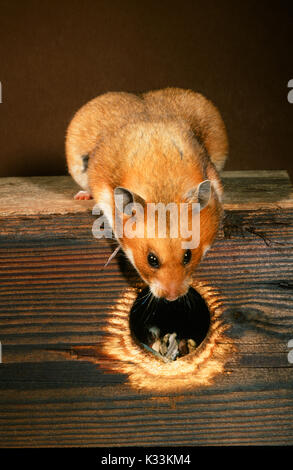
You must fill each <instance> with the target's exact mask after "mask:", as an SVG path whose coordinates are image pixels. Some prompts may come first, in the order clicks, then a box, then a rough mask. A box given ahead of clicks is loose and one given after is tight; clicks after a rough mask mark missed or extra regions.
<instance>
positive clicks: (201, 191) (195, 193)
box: [186, 180, 211, 210]
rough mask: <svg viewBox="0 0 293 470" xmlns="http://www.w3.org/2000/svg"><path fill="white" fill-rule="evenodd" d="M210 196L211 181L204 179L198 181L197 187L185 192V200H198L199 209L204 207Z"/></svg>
mask: <svg viewBox="0 0 293 470" xmlns="http://www.w3.org/2000/svg"><path fill="white" fill-rule="evenodd" d="M210 197H211V182H210V180H205V181H202V182H201V183H199V185H198V186H197V188H193V189H191V190H190V191H188V193H187V194H186V200H187V202H199V204H200V210H202V209H204V208H205V207H206V206H207V205H208V203H209V200H210Z"/></svg>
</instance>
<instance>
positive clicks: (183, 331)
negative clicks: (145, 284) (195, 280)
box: [129, 288, 210, 347]
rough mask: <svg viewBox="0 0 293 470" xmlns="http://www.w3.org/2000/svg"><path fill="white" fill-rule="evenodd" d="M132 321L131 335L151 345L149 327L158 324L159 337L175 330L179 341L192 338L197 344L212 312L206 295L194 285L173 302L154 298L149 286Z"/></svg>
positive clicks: (137, 304) (140, 297) (141, 296)
mask: <svg viewBox="0 0 293 470" xmlns="http://www.w3.org/2000/svg"><path fill="white" fill-rule="evenodd" d="M129 321H130V329H131V332H132V335H133V336H134V338H135V339H136V340H138V341H139V342H140V343H143V344H144V345H147V346H150V328H152V327H156V328H157V329H158V330H159V332H160V338H162V337H164V336H165V335H166V334H167V333H170V334H172V333H176V334H177V340H178V341H180V340H188V339H192V340H194V341H195V343H196V347H198V346H199V345H200V343H201V342H202V341H203V340H204V338H205V337H206V335H207V332H208V329H209V325H210V314H209V310H208V307H207V305H206V303H205V301H204V299H203V298H202V297H201V296H200V294H199V293H198V292H197V291H196V290H195V289H193V288H190V289H189V292H188V295H187V298H179V299H178V300H175V301H173V302H168V301H167V300H165V299H156V298H153V297H152V296H151V295H150V291H149V288H145V289H143V290H142V291H141V292H140V293H139V295H138V296H137V298H136V300H135V302H134V304H133V306H132V309H131V311H130V318H129Z"/></svg>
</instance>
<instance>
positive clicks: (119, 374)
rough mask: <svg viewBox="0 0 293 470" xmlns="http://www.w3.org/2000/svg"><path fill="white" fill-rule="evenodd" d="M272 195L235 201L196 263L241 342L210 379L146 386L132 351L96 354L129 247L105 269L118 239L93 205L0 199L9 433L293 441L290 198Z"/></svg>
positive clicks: (20, 437)
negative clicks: (254, 202)
mask: <svg viewBox="0 0 293 470" xmlns="http://www.w3.org/2000/svg"><path fill="white" fill-rule="evenodd" d="M234 176H237V178H238V177H239V175H234ZM234 176H233V177H234ZM283 177H284V174H283V173H282V174H280V175H279V176H278V175H277V177H276V180H279V179H281V180H282V178H283ZM250 178H251V179H254V177H253V176H250ZM257 178H258V177H257ZM232 179H233V178H232ZM257 185H259V186H258V187H260V188H263V186H262V185H261V182H259V180H258V182H257ZM261 191H262V189H261ZM257 197H260V196H259V195H258V196H257ZM273 207H274V206H273V205H271V206H270V208H267V207H265V208H262V209H259V208H258V207H257V208H256V209H255V210H247V209H243V208H242V209H237V210H231V209H226V211H225V217H224V219H223V224H222V227H221V229H220V231H219V235H218V238H217V240H216V242H215V244H214V246H213V247H212V249H211V250H210V251H209V252H208V254H207V255H206V257H205V259H204V260H203V262H202V263H201V265H200V267H199V269H198V270H197V272H196V273H195V277H196V281H197V282H198V283H203V284H204V285H205V284H206V285H207V286H208V287H209V288H210V291H209V292H210V294H209V295H210V300H212V301H214V302H215V303H218V304H219V305H221V319H222V321H223V322H224V323H225V324H226V325H229V327H230V328H229V330H228V331H227V332H226V333H225V335H224V336H222V337H221V338H220V337H219V339H221V340H222V341H223V343H224V344H223V346H224V347H227V348H229V347H230V345H233V346H234V347H236V349H235V350H234V351H233V352H232V351H231V352H230V355H229V356H228V357H227V359H226V362H225V365H224V370H223V371H222V372H221V373H218V374H215V375H214V376H213V379H212V380H211V383H209V384H206V383H204V382H203V383H202V384H198V385H196V386H192V387H188V386H186V387H185V386H183V387H182V388H179V389H178V390H175V389H171V390H170V391H168V390H166V389H165V390H164V389H161V390H160V389H158V388H156V387H155V386H154V387H153V389H152V390H151V389H148V388H143V387H142V388H137V387H136V386H135V384H134V383H133V382H131V379H130V377H129V375H128V374H127V373H125V367H126V365H127V364H126V362H127V361H126V360H125V359H122V358H120V359H119V357H118V356H117V354H116V356H115V355H114V356H115V357H114V356H113V357H112V358H111V357H106V356H103V354H101V350H102V348H104V347H105V343H107V341H110V340H111V338H113V337H114V338H115V334H116V330H115V324H113V325H112V326H113V329H112V330H109V328H108V325H109V321H110V320H111V321H112V319H113V313H115V312H116V310H115V308H114V311H113V309H112V307H113V306H115V305H116V303H117V301H118V300H119V299H120V298H121V295H123V293H124V292H125V291H126V289H129V288H131V287H132V286H134V285H135V283H136V282H137V280H138V279H137V276H136V273H135V272H134V270H133V269H131V267H130V266H129V264H128V263H126V262H125V260H124V258H123V257H122V256H117V257H116V258H114V260H113V261H112V262H111V264H110V265H109V266H107V268H106V269H103V266H104V264H105V262H106V260H107V258H108V256H109V255H110V253H111V252H112V249H113V245H111V244H109V243H108V242H107V241H105V240H95V239H93V237H92V235H91V226H92V222H93V220H94V219H93V216H92V215H91V213H90V211H89V210H88V209H87V210H84V211H83V212H78V211H77V212H76V213H74V212H73V213H71V215H68V213H66V214H65V213H63V214H62V213H59V214H55V215H53V216H50V215H49V214H30V215H28V216H26V215H25V214H23V215H22V216H21V217H20V216H17V215H13V214H10V215H6V216H5V215H4V214H5V211H4V210H3V211H2V212H1V214H2V215H1V220H0V226H1V230H0V341H1V343H2V355H3V363H2V364H1V365H0V418H1V421H0V422H1V425H0V436H1V444H0V445H1V447H40V446H45V447H46V446H49V447H50V446H103V447H106V446H107V447H112V446H149V445H174V446H178V445H233V444H237V445H247V444H249V445H255V444H259V445H268V444H269V445H271V444H282V445H289V444H291V445H292V444H293V424H292V423H293V420H292V414H293V375H292V374H293V369H292V368H293V364H291V363H290V362H289V361H288V353H289V349H288V341H289V340H290V339H293V263H292V261H293V249H292V248H293V209H292V208H280V209H278V210H277V209H274V208H273ZM5 210H6V209H5ZM117 318H118V317H117ZM125 334H127V332H126V333H125ZM219 347H221V342H219ZM117 351H118V349H117ZM114 352H115V351H114ZM211 359H212V356H211ZM132 360H133V359H132V358H131V357H129V358H128V361H129V362H130V363H131V361H132ZM209 360H210V359H209V358H208V359H207V361H209ZM134 365H135V364H134ZM146 366H147V363H145V364H142V365H141V367H146ZM135 367H137V368H138V369H139V367H140V364H138V365H135ZM134 370H135V368H134V369H132V373H133V371H134ZM159 379H160V377H157V380H158V382H159ZM172 380H173V379H172V378H169V381H170V382H171V383H172ZM182 380H183V381H184V380H185V381H186V382H188V375H187V377H186V378H184V379H182ZM155 384H156V379H154V385H155ZM187 385H188V384H187Z"/></svg>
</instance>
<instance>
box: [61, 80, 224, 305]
mask: <svg viewBox="0 0 293 470" xmlns="http://www.w3.org/2000/svg"><path fill="white" fill-rule="evenodd" d="M227 153H228V143H227V137H226V131H225V126H224V123H223V121H222V118H221V116H220V114H219V112H218V111H217V109H216V108H215V106H214V105H213V104H212V103H211V102H210V101H208V100H207V99H206V98H204V97H203V96H202V95H200V94H199V93H194V92H192V91H190V90H181V89H177V88H167V89H165V90H158V91H152V92H149V93H145V94H143V95H141V96H136V95H132V94H129V93H107V94H105V95H102V96H99V97H97V98H95V99H94V100H92V101H90V102H89V103H87V104H86V105H85V106H83V107H82V108H81V109H80V110H79V111H78V112H77V113H76V115H75V116H74V118H73V120H72V122H71V123H70V125H69V128H68V131H67V138H66V155H67V162H68V168H69V171H70V173H71V174H72V176H73V178H74V179H75V180H76V181H77V182H78V183H79V184H80V185H81V186H82V187H83V189H86V190H89V191H90V192H91V194H92V196H93V197H94V199H95V201H96V202H97V203H99V204H101V206H103V204H107V203H108V204H110V206H111V208H112V210H111V212H112V213H107V214H106V215H107V217H108V219H109V220H110V223H111V225H112V226H113V229H114V231H115V226H114V213H113V211H114V189H115V188H116V187H123V188H127V189H128V190H129V191H131V192H132V193H134V194H135V195H138V197H139V198H141V200H143V201H144V203H148V202H154V203H157V202H163V203H165V204H168V203H169V202H175V203H176V204H179V203H181V202H186V201H187V196H186V195H187V194H188V192H189V191H190V190H192V189H193V188H196V187H198V185H199V183H201V182H202V181H204V180H207V179H208V180H210V181H211V183H212V190H211V197H210V200H209V203H208V205H207V206H206V207H205V208H204V209H203V210H202V211H201V213H200V229H201V238H200V245H199V247H198V248H196V249H193V250H192V258H191V261H190V263H189V264H188V265H186V266H183V264H182V256H183V252H184V250H183V249H182V247H181V242H182V240H181V238H167V239H165V238H163V239H160V238H154V239H149V238H146V237H145V238H133V239H126V238H121V239H119V242H120V244H121V246H122V248H123V249H124V250H125V253H126V254H127V256H128V257H129V259H130V260H131V262H132V263H133V264H134V266H135V267H136V269H137V271H138V272H139V273H140V275H141V277H142V278H143V279H144V280H145V281H146V282H147V283H148V284H149V285H150V287H151V289H152V291H153V293H154V294H155V295H157V296H165V297H167V298H169V299H170V300H173V299H175V298H177V297H178V296H180V295H182V294H184V293H185V292H186V290H187V288H188V285H189V282H190V278H191V276H192V273H193V271H194V269H195V267H196V266H197V264H198V263H199V262H200V260H201V258H202V256H203V254H204V252H205V250H206V249H208V248H209V246H210V245H211V244H212V242H213V239H214V237H215V235H216V232H217V228H218V223H219V218H220V214H221V204H220V199H221V192H222V188H221V183H220V179H219V175H218V171H219V170H221V169H222V168H223V165H224V163H225V159H226V157H227ZM83 155H89V166H88V170H87V171H84V170H85V169H84V166H83V162H82V159H81V156H83ZM126 219H127V217H125V216H124V220H126ZM149 252H152V253H154V254H156V256H157V257H158V258H159V259H160V269H154V268H153V267H151V266H149V265H148V263H147V255H148V253H149Z"/></svg>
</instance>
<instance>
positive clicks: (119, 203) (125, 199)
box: [114, 186, 144, 215]
mask: <svg viewBox="0 0 293 470" xmlns="http://www.w3.org/2000/svg"><path fill="white" fill-rule="evenodd" d="M114 201H115V206H116V208H117V209H118V211H119V212H123V214H125V215H132V211H133V209H135V206H134V205H135V204H140V205H142V206H144V199H142V197H140V196H138V194H135V193H133V192H132V191H129V189H126V188H122V187H121V186H117V188H115V189H114Z"/></svg>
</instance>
